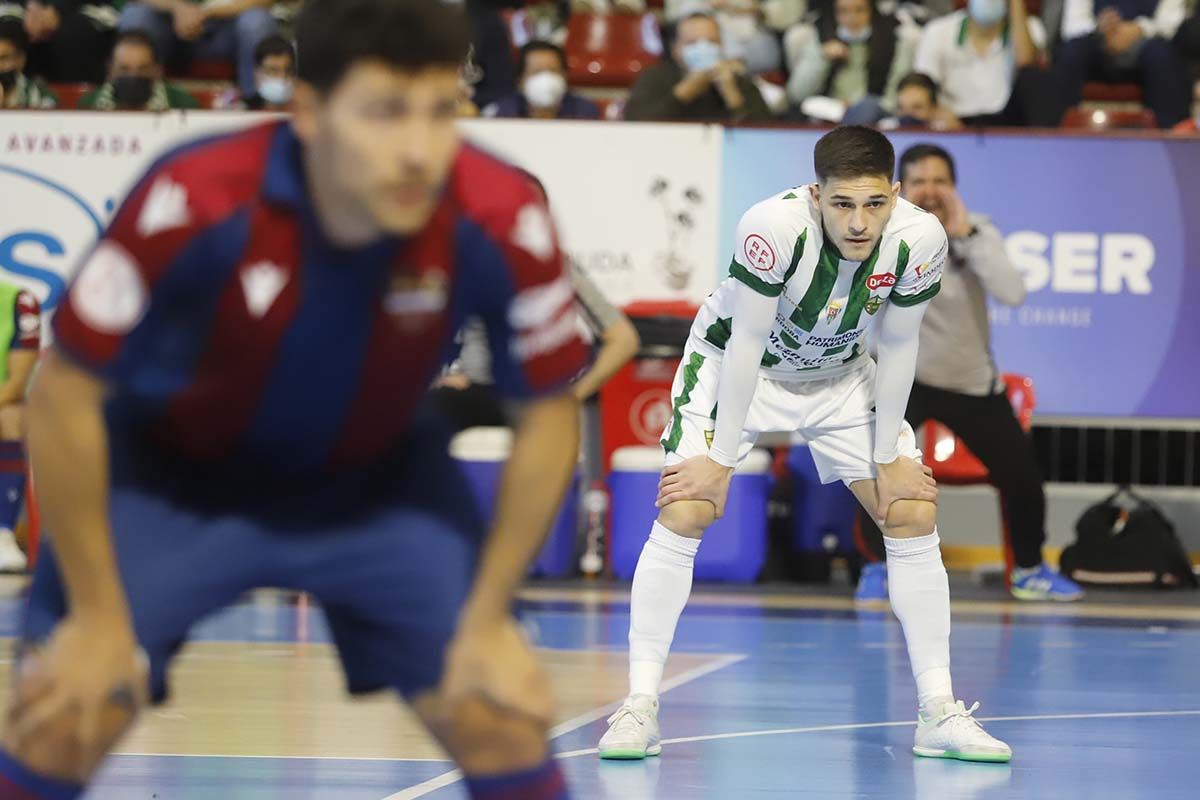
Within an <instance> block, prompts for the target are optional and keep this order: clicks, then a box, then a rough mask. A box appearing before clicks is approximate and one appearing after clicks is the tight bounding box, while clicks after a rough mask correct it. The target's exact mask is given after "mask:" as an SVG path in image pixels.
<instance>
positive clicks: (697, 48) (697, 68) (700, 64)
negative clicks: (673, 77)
mask: <svg viewBox="0 0 1200 800" xmlns="http://www.w3.org/2000/svg"><path fill="white" fill-rule="evenodd" d="M680 54H681V55H682V56H683V65H684V66H685V67H687V68H688V72H708V71H709V70H710V69H712V68H713V67H715V66H717V64H719V63H721V45H719V44H717V43H716V42H713V41H709V40H708V39H698V40H696V41H694V42H692V43H691V44H689V45H687V46H686V47H684V48H683V50H682V51H681V53H680Z"/></svg>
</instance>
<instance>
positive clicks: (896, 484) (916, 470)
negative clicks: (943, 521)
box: [875, 456, 938, 525]
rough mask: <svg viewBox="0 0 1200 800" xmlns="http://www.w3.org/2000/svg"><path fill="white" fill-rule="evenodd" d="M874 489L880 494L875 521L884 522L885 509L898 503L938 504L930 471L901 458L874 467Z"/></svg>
mask: <svg viewBox="0 0 1200 800" xmlns="http://www.w3.org/2000/svg"><path fill="white" fill-rule="evenodd" d="M876 468H877V473H878V475H877V477H876V479H875V489H876V492H877V493H878V495H879V499H878V503H877V505H876V507H875V520H876V521H877V522H878V523H879V524H880V525H882V524H884V523H885V522H886V521H887V514H888V509H889V508H890V507H891V505H892V503H894V502H896V501H897V500H928V501H929V502H931V503H936V502H937V496H938V488H937V481H935V480H934V479H933V470H932V469H931V468H929V467H928V466H926V465H924V464H922V463H921V462H920V461H917V460H915V459H912V458H907V457H906V456H900V457H899V458H897V459H896V460H895V461H893V462H891V463H889V464H876Z"/></svg>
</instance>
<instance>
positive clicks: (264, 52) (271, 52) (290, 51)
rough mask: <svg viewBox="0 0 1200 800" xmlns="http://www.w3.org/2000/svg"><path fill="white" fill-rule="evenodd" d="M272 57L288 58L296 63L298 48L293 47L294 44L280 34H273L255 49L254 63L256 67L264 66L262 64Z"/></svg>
mask: <svg viewBox="0 0 1200 800" xmlns="http://www.w3.org/2000/svg"><path fill="white" fill-rule="evenodd" d="M271 56H288V57H289V58H291V59H292V63H293V64H295V63H296V48H294V47H292V43H291V42H290V41H288V40H287V39H286V38H285V37H283V36H280V35H279V34H278V33H273V34H271V35H270V36H268V37H267V38H265V39H263V40H262V41H261V42H259V43H258V45H256V46H255V48H254V63H255V65H256V66H260V67H261V66H262V63H263V62H264V61H266V60H267V59H268V58H270V57H271Z"/></svg>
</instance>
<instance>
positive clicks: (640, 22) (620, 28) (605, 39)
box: [566, 14, 662, 87]
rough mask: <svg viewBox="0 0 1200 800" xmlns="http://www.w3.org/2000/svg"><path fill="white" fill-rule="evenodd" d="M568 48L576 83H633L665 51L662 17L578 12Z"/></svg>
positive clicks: (570, 70) (571, 75) (569, 66)
mask: <svg viewBox="0 0 1200 800" xmlns="http://www.w3.org/2000/svg"><path fill="white" fill-rule="evenodd" d="M566 51H567V80H568V81H569V82H570V84H571V85H572V86H620V87H625V86H631V85H632V84H633V82H634V81H635V80H637V76H638V74H639V73H640V72H641V71H642V70H643V69H645V68H646V67H648V66H649V65H651V64H653V63H654V62H655V61H657V60H658V57H659V55H660V54H661V53H662V37H661V35H660V33H659V29H658V20H657V19H655V17H654V15H653V14H640V15H639V14H574V15H572V16H571V18H570V20H569V21H568V22H567V42H566Z"/></svg>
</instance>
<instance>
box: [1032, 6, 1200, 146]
mask: <svg viewBox="0 0 1200 800" xmlns="http://www.w3.org/2000/svg"><path fill="white" fill-rule="evenodd" d="M1183 15H1184V0H1045V5H1044V6H1043V8H1042V18H1043V19H1044V20H1045V21H1046V30H1047V31H1049V32H1050V34H1051V37H1052V38H1055V39H1057V40H1058V46H1057V48H1056V50H1055V51H1054V61H1055V72H1056V75H1057V79H1058V83H1059V91H1060V92H1061V93H1062V99H1063V101H1064V102H1065V104H1066V106H1067V107H1068V108H1069V107H1071V106H1075V105H1078V104H1079V102H1080V100H1082V99H1083V85H1084V83H1086V82H1087V81H1104V82H1110V83H1112V82H1121V81H1136V82H1137V83H1138V84H1140V85H1141V87H1142V96H1143V99H1144V102H1145V104H1146V106H1147V107H1148V108H1149V109H1150V110H1151V111H1153V112H1154V118H1155V120H1156V121H1157V122H1158V126H1159V127H1160V128H1168V127H1170V126H1172V125H1174V124H1176V123H1177V122H1179V121H1180V120H1182V119H1184V118H1185V117H1187V115H1188V97H1189V94H1188V87H1189V86H1190V81H1188V79H1187V70H1186V69H1185V68H1184V64H1183V60H1182V58H1181V57H1180V55H1179V53H1178V52H1177V51H1176V49H1175V47H1174V46H1173V45H1172V41H1171V40H1172V38H1173V37H1174V36H1175V34H1176V32H1177V30H1178V29H1179V26H1180V23H1181V22H1182V21H1183Z"/></svg>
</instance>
